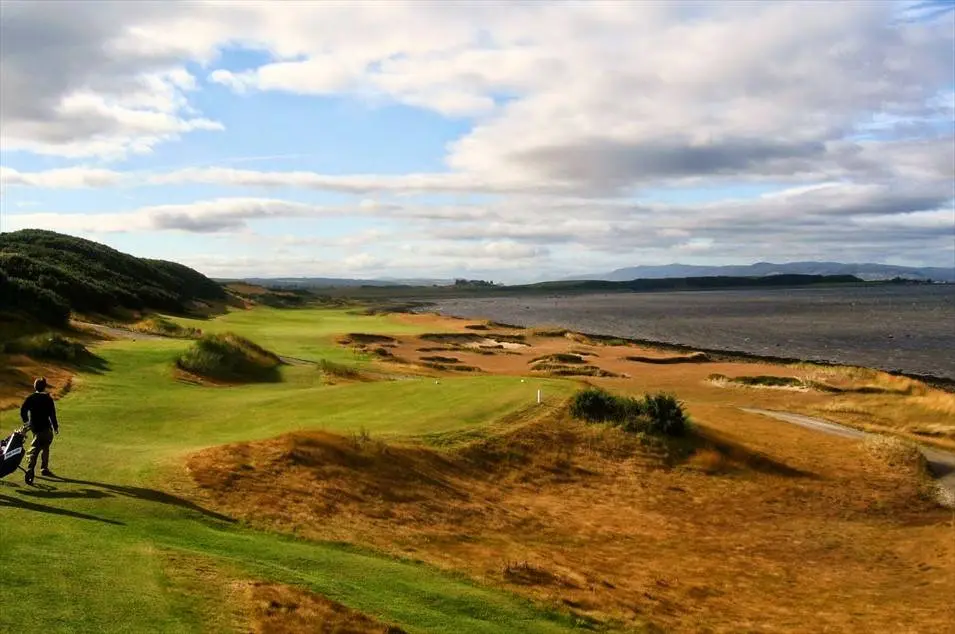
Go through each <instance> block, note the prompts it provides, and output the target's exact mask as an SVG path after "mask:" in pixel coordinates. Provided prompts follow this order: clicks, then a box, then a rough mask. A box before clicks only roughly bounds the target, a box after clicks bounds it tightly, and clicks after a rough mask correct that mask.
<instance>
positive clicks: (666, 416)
mask: <svg viewBox="0 0 955 634" xmlns="http://www.w3.org/2000/svg"><path fill="white" fill-rule="evenodd" d="M643 414H644V416H645V417H646V419H647V421H648V423H649V428H648V431H649V432H650V433H654V434H662V435H664V436H683V435H684V434H685V433H686V430H687V427H688V425H689V422H690V421H689V419H688V418H687V415H686V412H684V411H683V403H681V402H680V401H678V400H677V399H676V397H675V396H673V395H672V394H666V393H659V394H647V395H645V396H644V397H643Z"/></svg>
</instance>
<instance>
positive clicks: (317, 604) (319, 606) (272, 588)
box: [235, 581, 405, 634]
mask: <svg viewBox="0 0 955 634" xmlns="http://www.w3.org/2000/svg"><path fill="white" fill-rule="evenodd" d="M235 590H236V592H237V593H238V594H239V596H240V598H241V600H242V601H243V602H244V603H245V604H246V605H247V606H248V608H247V610H248V611H249V612H251V614H250V615H249V617H250V621H251V623H250V627H249V628H248V630H247V631H248V632H249V634H301V633H302V632H316V633H320V634H405V630H403V629H401V628H400V627H398V626H397V625H388V624H385V623H382V622H380V621H378V620H377V619H373V618H370V617H368V616H366V615H364V614H361V613H360V612H357V611H355V610H352V609H350V608H347V607H346V606H344V605H342V604H341V603H337V602H335V601H331V600H329V599H327V598H325V597H322V596H320V595H317V594H315V593H313V592H310V591H309V590H308V589H307V588H302V587H296V586H290V585H286V584H277V583H266V582H261V581H259V582H240V583H236V584H235Z"/></svg>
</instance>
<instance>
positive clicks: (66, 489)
mask: <svg viewBox="0 0 955 634" xmlns="http://www.w3.org/2000/svg"><path fill="white" fill-rule="evenodd" d="M194 325H198V326H199V327H201V328H203V329H204V330H205V331H207V332H213V331H224V330H233V331H235V332H238V333H240V334H243V335H244V336H248V337H250V338H252V339H253V340H254V341H256V342H257V343H260V344H262V345H264V346H266V347H268V348H270V349H272V350H274V351H275V352H277V353H279V354H282V355H288V356H294V357H299V358H308V359H320V358H337V359H342V358H345V357H348V356H355V355H354V353H353V352H350V351H348V350H345V349H343V348H341V347H338V346H335V345H334V344H333V341H334V338H335V336H336V335H339V334H344V333H347V332H370V333H382V334H399V333H410V332H414V331H415V328H416V326H414V325H409V324H407V323H401V322H399V321H397V320H392V319H389V318H386V317H363V316H356V315H352V314H349V313H347V312H345V311H340V310H330V311H325V310H296V311H276V310H269V309H263V310H254V311H246V312H235V313H231V314H229V315H227V316H225V317H223V318H220V319H218V320H212V321H202V322H197V323H196V324H194ZM188 345H189V342H187V341H175V340H150V341H116V342H111V343H107V344H103V345H101V346H99V347H97V348H96V350H95V351H96V352H97V354H99V355H101V356H102V357H103V358H104V359H105V361H106V362H107V363H108V370H107V371H106V372H104V373H101V374H83V375H80V376H78V377H77V378H76V380H75V381H74V389H73V391H72V392H71V393H70V394H69V395H68V396H66V397H65V398H64V399H63V400H61V401H60V403H59V411H60V419H61V425H62V434H61V435H60V436H59V437H58V438H57V440H56V442H55V443H54V445H53V450H52V455H53V461H52V466H53V469H54V471H55V472H56V473H57V474H58V476H60V477H61V478H63V479H61V480H53V479H42V478H38V480H37V484H38V486H36V487H32V488H31V487H26V486H25V485H24V484H23V481H22V473H20V472H17V473H16V474H13V475H11V476H8V477H7V478H6V479H4V480H3V481H2V483H0V575H2V585H0V602H2V605H3V608H2V610H0V631H3V632H14V631H15V632H159V631H161V632H199V631H224V630H228V629H230V628H231V627H232V626H233V625H234V623H235V617H234V614H233V612H234V609H233V606H231V605H229V601H227V600H224V599H223V597H228V596H229V584H230V582H231V581H232V580H235V579H262V580H272V581H278V582H283V583H293V584H298V585H302V586H306V587H308V588H310V589H312V590H314V591H316V592H318V593H321V594H324V595H326V596H328V597H329V598H331V599H333V600H336V601H339V602H341V603H343V604H345V605H347V606H349V607H352V608H354V609H357V610H359V611H361V612H365V613H367V614H370V615H372V616H375V617H377V618H379V619H381V620H383V621H385V622H391V623H396V624H398V625H400V626H401V627H402V628H404V629H406V630H407V631H409V632H558V631H565V630H567V629H570V628H571V624H570V622H569V621H567V620H565V619H564V618H563V617H561V616H558V615H555V614H551V613H548V612H544V611H542V610H541V609H540V608H538V607H535V606H533V605H531V604H529V603H528V602H526V601H524V600H522V599H519V598H517V597H514V596H512V595H509V594H507V593H504V592H502V591H499V590H494V589H489V588H483V587H479V586H477V585H475V584H473V583H472V582H469V581H467V580H464V579H463V578H458V577H454V576H449V575H446V574H444V573H441V572H438V571H436V570H434V569H432V568H429V567H426V566H424V565H420V564H416V563H413V562H407V561H399V560H395V559H390V558H386V557H382V556H380V555H376V554H374V553H371V552H365V551H360V550H357V549H354V548H351V547H348V546H347V545H338V544H325V543H316V542H308V541H305V540H297V539H295V538H292V537H285V536H279V535H277V534H272V533H265V532H259V531H254V530H251V529H248V528H245V527H243V526H241V525H239V524H237V523H235V522H232V521H231V520H229V519H228V518H224V517H221V516H217V515H215V514H213V513H210V512H208V511H206V510H204V509H202V508H200V507H198V506H196V505H194V504H193V503H191V502H189V501H188V500H186V499H183V498H182V497H179V496H177V495H176V494H175V493H174V491H175V490H176V487H175V486H173V485H172V484H170V478H172V479H176V477H177V474H181V464H182V461H183V459H184V458H185V456H186V455H187V454H189V453H190V452H192V451H195V450H197V449H200V448H203V447H208V446H213V445H217V444H222V443H228V442H234V441H239V440H252V439H260V438H268V437H271V436H275V435H278V434H281V433H284V432H288V431H292V430H299V429H328V430H330V431H336V432H342V433H350V432H356V431H358V430H360V429H364V430H367V431H368V432H370V433H371V434H373V435H380V436H389V437H398V436H401V435H422V434H429V433H436V432H448V431H454V430H461V429H474V428H480V427H481V426H484V425H487V424H489V423H492V422H494V421H495V420H498V419H499V418H500V417H501V416H503V415H506V414H508V413H510V412H513V411H516V410H520V409H522V408H526V407H528V406H530V405H532V404H533V402H534V399H535V396H536V390H537V389H538V388H543V389H544V393H545V394H546V395H547V397H548V398H551V399H560V398H562V397H564V396H566V395H569V394H570V393H571V392H572V391H573V389H574V384H573V383H571V382H567V381H560V380H549V379H537V378H535V379H532V380H528V381H527V382H526V383H521V381H520V379H519V378H516V377H506V376H473V377H472V376H469V377H466V378H453V379H442V380H441V381H440V383H438V384H436V383H435V381H434V380H433V379H428V378H405V379H402V380H395V381H381V382H375V383H354V384H345V385H337V386H327V385H322V383H321V381H320V379H319V376H318V371H317V369H316V368H315V367H314V366H311V365H301V366H289V367H285V368H284V369H283V373H284V375H285V381H284V382H282V383H279V384H268V385H251V386H241V387H216V388H211V387H199V386H195V385H191V384H187V383H184V382H180V381H177V380H176V378H175V375H174V372H173V370H172V360H173V359H174V358H175V357H176V355H177V354H178V353H179V352H180V351H181V350H182V349H184V348H185V347H186V346H188ZM18 422H19V421H18V416H17V413H16V412H15V411H6V412H2V413H0V428H2V429H0V431H2V433H3V434H4V435H6V434H7V433H9V432H10V431H11V430H12V429H13V428H14V427H16V426H17V425H18ZM276 504H281V500H280V499H278V500H276ZM199 564H202V567H203V569H204V570H206V571H207V572H206V573H205V574H204V576H203V578H202V579H201V580H199V582H198V583H197V582H196V579H195V578H193V577H194V574H193V572H192V569H193V568H194V567H195V566H197V565H199ZM209 570H211V571H212V572H211V573H210V572H208V571H209Z"/></svg>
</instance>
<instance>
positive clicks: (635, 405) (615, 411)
mask: <svg viewBox="0 0 955 634" xmlns="http://www.w3.org/2000/svg"><path fill="white" fill-rule="evenodd" d="M570 413H571V415H572V416H574V418H581V419H583V420H586V421H590V422H592V423H604V422H614V423H624V422H625V421H626V420H627V419H629V418H633V417H638V416H640V415H642V413H643V410H642V406H641V403H640V401H638V400H637V399H634V398H629V397H625V396H614V395H613V394H611V393H610V392H607V391H606V390H601V389H599V388H595V387H592V388H587V389H586V390H583V391H581V392H577V394H575V395H574V398H573V399H572V400H571V402H570Z"/></svg>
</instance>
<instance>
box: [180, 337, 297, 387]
mask: <svg viewBox="0 0 955 634" xmlns="http://www.w3.org/2000/svg"><path fill="white" fill-rule="evenodd" d="M281 365H282V361H281V360H280V359H279V357H278V356H277V355H276V354H275V353H273V352H270V351H268V350H266V349H265V348H263V347H261V346H259V345H257V344H255V343H253V342H251V341H249V340H248V339H246V338H244V337H240V336H239V335H236V334H233V333H226V334H221V335H205V336H203V337H202V338H201V339H199V340H198V341H196V342H195V343H194V344H193V345H192V346H190V347H189V348H188V349H187V350H186V351H185V352H183V353H182V354H181V355H179V357H178V358H177V359H176V367H178V368H179V369H180V370H184V371H185V372H188V373H190V374H193V375H196V376H199V377H203V378H208V379H213V380H218V381H228V382H235V383H245V382H276V381H281V380H282V377H281V374H280V372H279V367H280V366H281Z"/></svg>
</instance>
